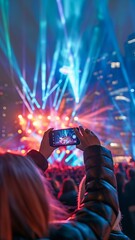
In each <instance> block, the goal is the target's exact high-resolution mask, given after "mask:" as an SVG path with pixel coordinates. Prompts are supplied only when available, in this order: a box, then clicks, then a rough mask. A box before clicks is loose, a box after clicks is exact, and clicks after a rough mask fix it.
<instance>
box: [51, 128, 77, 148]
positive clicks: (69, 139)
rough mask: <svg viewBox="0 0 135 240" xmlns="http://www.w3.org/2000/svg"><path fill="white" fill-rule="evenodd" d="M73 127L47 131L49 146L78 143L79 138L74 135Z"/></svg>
mask: <svg viewBox="0 0 135 240" xmlns="http://www.w3.org/2000/svg"><path fill="white" fill-rule="evenodd" d="M74 129H75V128H67V129H58V130H52V131H51V132H50V133H49V142H50V146H52V147H59V146H68V145H78V144H79V143H80V140H79V139H78V137H77V136H76V134H75V130H74ZM76 129H78V128H76ZM78 130H79V129H78Z"/></svg>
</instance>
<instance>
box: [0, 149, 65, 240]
mask: <svg viewBox="0 0 135 240" xmlns="http://www.w3.org/2000/svg"><path fill="white" fill-rule="evenodd" d="M54 205H55V207H54V208H53V206H54ZM60 209H61V208H60ZM58 211H59V206H58V207H57V203H56V202H55V200H54V199H53V198H52V196H51V195H50V193H49V191H48V187H47V181H46V179H45V178H44V179H43V176H42V175H41V173H40V172H39V170H38V169H37V168H36V166H35V165H34V163H33V162H32V161H31V160H30V159H28V158H26V157H23V156H21V155H16V154H11V153H5V154H0V239H8V240H12V236H13V235H16V234H17V235H21V236H24V237H29V238H32V239H34V238H35V237H46V236H47V235H48V225H49V222H50V221H53V220H55V217H56V215H58Z"/></svg>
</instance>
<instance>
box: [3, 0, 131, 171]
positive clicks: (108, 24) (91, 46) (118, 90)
mask: <svg viewBox="0 0 135 240" xmlns="http://www.w3.org/2000/svg"><path fill="white" fill-rule="evenodd" d="M134 13H135V0H128V1H127V0H119V1H118V0H38V1H37V0H19V1H17V0H0V150H1V151H3V150H6V149H7V150H8V151H16V152H21V153H23V154H25V153H26V152H27V151H28V150H29V149H31V148H35V149H38V147H39V144H40V141H41V137H42V135H43V132H44V131H45V130H47V129H48V128H49V127H54V128H55V129H60V128H67V127H74V126H78V125H82V126H84V127H85V128H89V129H91V130H92V131H94V132H95V133H96V134H97V136H98V137H99V138H100V139H101V141H102V143H103V145H104V146H105V147H108V148H109V149H110V150H111V151H112V154H113V156H114V159H115V161H117V162H120V161H128V160H129V159H130V158H133V159H135V120H134V118H135V14H134ZM49 161H50V163H51V164H52V163H55V162H59V163H66V164H67V165H71V166H78V165H82V154H81V153H80V151H79V150H77V149H76V148H75V146H68V147H67V148H66V149H65V148H64V147H63V148H62V147H61V148H59V149H57V150H56V151H55V152H54V154H53V156H52V157H51V158H50V159H49Z"/></svg>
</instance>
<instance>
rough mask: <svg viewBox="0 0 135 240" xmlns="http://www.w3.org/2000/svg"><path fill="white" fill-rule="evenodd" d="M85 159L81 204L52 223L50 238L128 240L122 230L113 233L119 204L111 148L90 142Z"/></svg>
mask: <svg viewBox="0 0 135 240" xmlns="http://www.w3.org/2000/svg"><path fill="white" fill-rule="evenodd" d="M84 163H85V169H86V193H85V196H84V199H83V202H82V205H81V207H80V209H79V210H77V211H76V212H75V213H74V214H73V215H72V217H71V218H70V219H69V220H68V221H63V222H57V223H53V224H51V225H50V233H49V236H48V239H49V240H86V239H87V240H88V239H90V240H96V239H104V240H107V239H110V240H114V239H115V240H116V239H117V240H118V239H119V240H122V239H126V240H127V239H128V237H126V236H125V235H124V234H123V233H122V232H112V233H111V230H112V227H113V225H114V223H115V220H116V217H117V215H118V208H119V204H118V196H117V190H116V179H115V175H114V171H113V161H112V156H111V152H110V151H109V150H107V149H105V148H104V147H102V146H90V147H88V148H87V149H86V150H85V152H84ZM110 233H111V234H110ZM16 239H19V238H16ZM43 239H45V238H42V240H43Z"/></svg>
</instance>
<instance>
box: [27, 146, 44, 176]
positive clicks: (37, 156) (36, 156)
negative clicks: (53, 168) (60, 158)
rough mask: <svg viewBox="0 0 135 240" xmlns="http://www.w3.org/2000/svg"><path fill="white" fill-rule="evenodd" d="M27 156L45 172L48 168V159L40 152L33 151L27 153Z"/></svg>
mask: <svg viewBox="0 0 135 240" xmlns="http://www.w3.org/2000/svg"><path fill="white" fill-rule="evenodd" d="M27 156H28V157H30V158H31V159H32V160H33V162H34V163H35V164H36V165H37V167H38V168H40V169H41V170H42V171H43V172H45V171H46V169H47V168H48V162H47V159H46V158H45V157H44V156H43V155H42V154H41V153H40V152H38V151H36V150H31V151H29V152H28V153H27Z"/></svg>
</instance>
